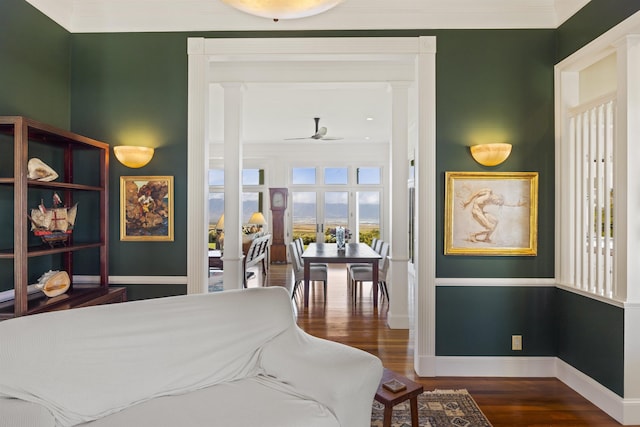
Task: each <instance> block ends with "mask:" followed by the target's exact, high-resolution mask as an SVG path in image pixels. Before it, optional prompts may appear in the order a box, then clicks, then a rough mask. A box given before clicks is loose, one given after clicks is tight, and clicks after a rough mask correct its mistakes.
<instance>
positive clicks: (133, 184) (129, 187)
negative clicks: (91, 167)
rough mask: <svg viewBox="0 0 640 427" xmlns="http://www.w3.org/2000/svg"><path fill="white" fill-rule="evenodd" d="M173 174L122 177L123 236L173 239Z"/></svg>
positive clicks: (121, 218)
mask: <svg viewBox="0 0 640 427" xmlns="http://www.w3.org/2000/svg"><path fill="white" fill-rule="evenodd" d="M173 216H174V214H173V177H172V176H121V177H120V240H125V241H127V240H128V241H138V242H141V241H173Z"/></svg>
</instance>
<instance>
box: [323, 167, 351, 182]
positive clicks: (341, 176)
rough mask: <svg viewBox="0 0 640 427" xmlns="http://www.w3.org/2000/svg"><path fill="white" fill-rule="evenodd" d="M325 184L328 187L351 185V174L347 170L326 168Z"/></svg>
mask: <svg viewBox="0 0 640 427" xmlns="http://www.w3.org/2000/svg"><path fill="white" fill-rule="evenodd" d="M324 183H325V184H327V185H335V184H341V185H347V184H348V183H349V174H348V169H347V168H325V169H324Z"/></svg>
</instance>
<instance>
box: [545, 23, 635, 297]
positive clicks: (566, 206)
mask: <svg viewBox="0 0 640 427" xmlns="http://www.w3.org/2000/svg"><path fill="white" fill-rule="evenodd" d="M613 53H616V55H617V61H618V66H617V68H618V71H617V73H618V74H617V75H618V77H617V96H616V98H617V120H616V124H615V135H616V137H615V139H616V142H615V147H614V189H615V195H614V200H615V201H614V203H615V208H614V227H615V230H614V242H613V245H614V246H613V248H614V253H615V257H614V272H613V275H614V276H613V294H612V296H611V298H606V297H602V296H598V295H595V294H592V293H591V292H585V291H584V290H581V289H578V288H576V287H575V286H574V284H573V283H572V279H571V277H572V274H571V267H570V266H571V265H572V261H573V260H572V259H571V257H572V251H571V249H570V248H571V244H572V241H573V240H572V235H571V227H569V224H570V222H571V220H572V219H573V218H574V217H575V212H574V209H573V207H572V206H571V203H570V199H571V197H570V196H571V192H572V191H573V190H572V185H571V179H572V178H571V175H572V174H573V171H572V168H571V167H570V165H571V161H570V160H571V158H572V155H573V153H572V151H571V148H570V147H569V146H568V144H567V141H569V127H568V115H569V112H570V110H571V109H572V108H573V107H575V106H576V105H577V104H578V89H579V87H578V86H579V82H578V79H579V72H580V70H583V69H585V68H586V67H588V66H590V65H591V64H593V63H595V62H598V61H599V60H601V59H602V58H605V57H607V56H609V55H611V54H613ZM638 73H640V15H639V14H636V15H634V16H632V17H631V18H629V19H627V20H626V21H624V22H623V23H621V24H620V25H618V26H617V27H615V28H613V29H612V30H610V31H609V32H607V33H606V34H604V35H603V36H601V37H599V38H598V39H596V40H594V41H593V42H591V43H589V44H588V45H587V46H585V47H583V48H582V49H580V50H579V51H577V52H575V53H574V54H573V55H571V56H569V57H568V58H566V59H565V60H563V61H562V62H560V63H559V64H557V65H556V67H555V111H556V113H555V123H556V152H555V157H556V166H555V173H556V191H555V205H556V221H555V228H556V245H555V276H556V281H557V283H558V285H560V286H561V287H562V288H563V289H567V290H571V289H574V290H575V291H576V292H577V293H580V294H581V295H585V296H591V297H594V298H595V299H598V300H604V301H609V302H610V303H611V304H613V305H620V304H621V303H622V304H624V303H630V304H634V303H638V302H640V283H638V282H637V281H634V280H635V279H634V278H637V277H640V263H638V262H637V260H636V254H638V253H640V238H638V236H639V235H640V220H639V219H638V217H640V216H639V215H638V212H637V206H640V195H639V193H640V170H639V168H638V167H637V164H634V163H637V159H639V158H640V148H639V144H637V143H633V141H638V140H639V139H640V125H639V124H638V122H640V117H638V114H639V111H640V94H639V92H640V83H638V82H637V77H636V76H637V75H638Z"/></svg>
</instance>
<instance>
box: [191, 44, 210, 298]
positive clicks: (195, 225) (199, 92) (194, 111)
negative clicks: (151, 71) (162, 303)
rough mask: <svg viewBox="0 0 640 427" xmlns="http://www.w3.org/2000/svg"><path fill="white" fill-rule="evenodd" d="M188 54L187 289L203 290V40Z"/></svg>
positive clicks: (205, 149)
mask: <svg viewBox="0 0 640 427" xmlns="http://www.w3.org/2000/svg"><path fill="white" fill-rule="evenodd" d="M187 48H188V53H189V96H188V101H187V102H188V105H189V107H188V108H189V121H188V130H187V139H188V144H189V147H188V150H187V170H188V171H189V173H188V176H187V188H188V191H189V194H188V197H187V214H188V217H189V221H187V259H188V260H189V262H188V263H187V278H188V280H187V292H188V293H190V294H201V293H203V292H206V290H207V286H208V283H209V279H208V272H209V258H208V255H207V254H208V238H207V235H208V232H209V227H208V221H207V215H206V214H207V212H208V208H207V203H208V200H209V187H208V186H206V185H204V184H205V183H204V177H205V176H207V167H208V161H207V162H204V161H203V159H209V144H207V143H206V135H205V117H206V112H207V107H206V102H207V100H206V94H207V90H206V88H207V64H208V59H207V55H205V52H204V39H203V38H191V39H189V42H188V45H187Z"/></svg>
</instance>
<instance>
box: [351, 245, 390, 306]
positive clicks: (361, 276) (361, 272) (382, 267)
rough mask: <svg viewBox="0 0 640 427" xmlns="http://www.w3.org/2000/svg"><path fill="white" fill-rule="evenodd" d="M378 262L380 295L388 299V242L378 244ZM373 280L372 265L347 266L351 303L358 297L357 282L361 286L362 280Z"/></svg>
mask: <svg viewBox="0 0 640 427" xmlns="http://www.w3.org/2000/svg"><path fill="white" fill-rule="evenodd" d="M379 253H380V256H381V257H382V259H381V260H380V264H379V265H378V285H379V286H380V291H381V293H382V295H383V296H384V297H385V298H387V301H389V290H388V289H387V270H388V269H389V243H387V242H383V243H382V245H381V246H380V252H379ZM372 281H373V266H372V265H371V264H366V265H353V266H352V267H350V268H349V283H350V285H351V291H352V294H353V303H354V304H355V303H356V300H357V297H358V284H360V285H361V286H362V282H372Z"/></svg>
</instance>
